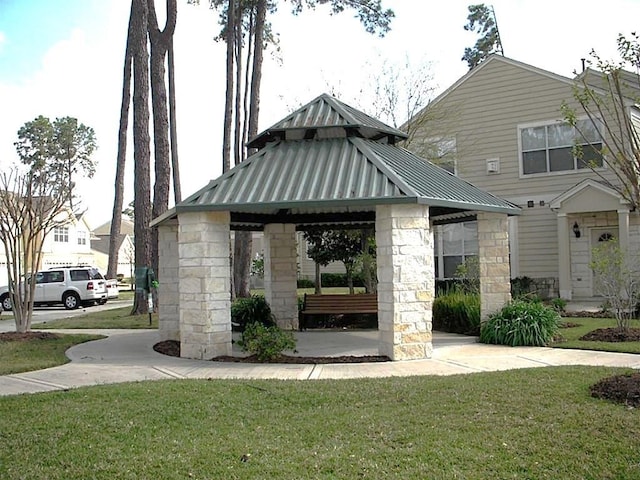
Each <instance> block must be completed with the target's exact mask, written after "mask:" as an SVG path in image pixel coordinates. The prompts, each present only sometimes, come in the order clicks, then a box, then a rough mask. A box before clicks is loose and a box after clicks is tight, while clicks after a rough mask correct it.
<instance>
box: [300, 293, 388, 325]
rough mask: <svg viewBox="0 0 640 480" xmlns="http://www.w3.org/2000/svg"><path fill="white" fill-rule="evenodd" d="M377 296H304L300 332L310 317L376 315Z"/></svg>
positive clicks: (371, 294)
mask: <svg viewBox="0 0 640 480" xmlns="http://www.w3.org/2000/svg"><path fill="white" fill-rule="evenodd" d="M377 313H378V295H377V294H376V293H358V294H354V295H350V294H349V295H340V294H332V295H318V294H309V293H306V294H305V295H304V305H303V306H302V310H301V311H300V330H303V329H304V328H305V327H306V317H307V316H311V315H351V314H377Z"/></svg>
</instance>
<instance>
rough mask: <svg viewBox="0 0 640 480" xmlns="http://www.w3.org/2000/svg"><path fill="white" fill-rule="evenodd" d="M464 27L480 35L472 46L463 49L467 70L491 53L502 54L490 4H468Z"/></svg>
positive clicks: (493, 12) (463, 58)
mask: <svg viewBox="0 0 640 480" xmlns="http://www.w3.org/2000/svg"><path fill="white" fill-rule="evenodd" d="M464 29H465V30H467V31H471V32H476V33H477V34H479V35H481V37H480V38H479V39H478V40H477V41H476V43H475V45H474V46H473V48H470V47H467V48H465V49H464V55H463V56H462V60H464V61H465V62H467V64H468V65H469V70H471V69H472V68H473V67H475V66H477V65H479V64H480V63H482V62H483V61H484V60H485V58H487V57H488V56H489V55H491V54H492V53H499V54H500V55H504V50H503V48H502V41H501V40H500V32H499V31H498V22H497V20H496V13H495V11H494V10H493V7H492V6H491V5H489V6H487V5H485V4H484V3H480V4H476V5H469V15H468V16H467V24H466V25H465V26H464Z"/></svg>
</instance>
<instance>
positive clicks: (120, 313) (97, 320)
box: [33, 306, 158, 330]
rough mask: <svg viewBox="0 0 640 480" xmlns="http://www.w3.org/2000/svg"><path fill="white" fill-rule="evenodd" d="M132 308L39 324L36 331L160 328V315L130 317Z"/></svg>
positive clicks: (103, 311) (34, 326) (90, 312)
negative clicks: (55, 329) (54, 329)
mask: <svg viewBox="0 0 640 480" xmlns="http://www.w3.org/2000/svg"><path fill="white" fill-rule="evenodd" d="M130 313H131V306H127V307H121V308H115V309H113V310H102V311H100V312H98V311H93V312H92V311H90V310H89V313H87V314H86V315H81V316H77V317H73V318H65V319H61V320H53V321H51V322H45V323H37V324H35V325H33V329H34V330H36V329H37V330H46V329H52V328H158V314H157V313H154V314H153V315H151V321H152V323H151V326H149V315H147V314H144V315H130Z"/></svg>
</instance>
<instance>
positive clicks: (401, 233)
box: [376, 205, 435, 360]
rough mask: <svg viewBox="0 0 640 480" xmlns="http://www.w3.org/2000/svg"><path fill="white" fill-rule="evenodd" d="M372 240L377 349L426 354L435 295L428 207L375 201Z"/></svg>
mask: <svg viewBox="0 0 640 480" xmlns="http://www.w3.org/2000/svg"><path fill="white" fill-rule="evenodd" d="M376 244H377V253H378V255H377V264H378V331H379V342H380V343H379V352H380V355H387V356H388V357H389V358H391V359H392V360H410V359H420V358H429V357H431V354H432V351H433V346H432V343H431V319H432V307H433V298H434V295H435V273H434V264H433V235H431V231H430V226H429V207H427V206H426V205H378V206H377V207H376Z"/></svg>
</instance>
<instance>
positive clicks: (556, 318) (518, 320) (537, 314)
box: [480, 300, 560, 347]
mask: <svg viewBox="0 0 640 480" xmlns="http://www.w3.org/2000/svg"><path fill="white" fill-rule="evenodd" d="M559 324H560V315H558V312H556V311H555V310H554V309H553V308H551V307H547V306H545V305H543V304H542V303H540V302H527V301H525V300H513V301H512V302H511V303H508V304H507V305H505V306H504V307H503V308H502V310H500V311H499V312H497V313H494V314H493V315H491V316H489V319H488V320H487V321H486V323H484V324H483V325H482V327H481V330H480V342H481V343H493V344H497V345H510V346H512V347H517V346H535V347H540V346H544V345H547V344H549V343H551V341H553V337H554V336H555V334H556V333H557V331H558V328H559Z"/></svg>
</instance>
